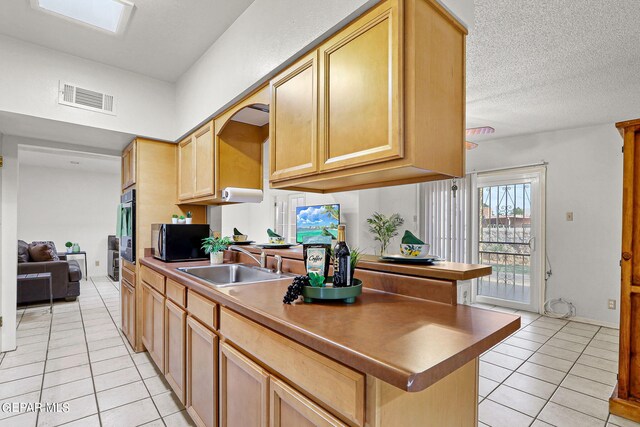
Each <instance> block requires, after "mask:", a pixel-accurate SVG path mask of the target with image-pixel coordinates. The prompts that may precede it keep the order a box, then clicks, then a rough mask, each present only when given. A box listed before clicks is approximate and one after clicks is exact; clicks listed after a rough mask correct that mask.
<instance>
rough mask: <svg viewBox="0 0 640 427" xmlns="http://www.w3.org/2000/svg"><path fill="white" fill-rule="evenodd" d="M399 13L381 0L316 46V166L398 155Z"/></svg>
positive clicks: (340, 165)
mask: <svg viewBox="0 0 640 427" xmlns="http://www.w3.org/2000/svg"><path fill="white" fill-rule="evenodd" d="M399 15H400V9H399V6H398V0H388V1H385V2H383V3H382V4H381V5H379V6H377V7H375V8H374V9H372V10H371V11H370V12H367V13H366V14H365V15H364V16H363V17H361V18H360V19H358V20H356V21H355V22H354V23H352V24H351V25H349V26H348V27H346V28H345V29H344V30H343V31H341V32H340V33H339V34H338V35H336V36H334V37H332V38H331V39H329V40H328V41H327V42H325V43H324V44H323V45H321V46H320V48H319V55H320V59H319V80H320V114H319V118H320V131H319V132H320V165H319V166H320V170H335V169H342V168H345V167H353V166H358V165H363V164H369V163H376V162H381V161H385V160H390V159H394V158H400V157H402V156H403V144H402V139H401V137H400V136H401V135H400V133H401V126H400V124H401V106H402V84H401V83H402V82H401V70H400V60H401V58H400V53H401V45H400V42H401V39H400V34H402V32H401V28H400V23H401V22H402V21H401V19H400V16H399Z"/></svg>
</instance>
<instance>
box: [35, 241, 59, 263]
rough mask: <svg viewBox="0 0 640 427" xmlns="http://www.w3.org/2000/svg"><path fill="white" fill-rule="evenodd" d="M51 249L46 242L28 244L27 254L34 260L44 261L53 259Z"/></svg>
mask: <svg viewBox="0 0 640 427" xmlns="http://www.w3.org/2000/svg"><path fill="white" fill-rule="evenodd" d="M54 253H55V252H53V250H52V249H51V246H49V245H47V244H41V245H33V244H32V245H30V246H29V255H30V256H31V260H32V261H34V262H45V261H53V260H54V259H53V254H54Z"/></svg>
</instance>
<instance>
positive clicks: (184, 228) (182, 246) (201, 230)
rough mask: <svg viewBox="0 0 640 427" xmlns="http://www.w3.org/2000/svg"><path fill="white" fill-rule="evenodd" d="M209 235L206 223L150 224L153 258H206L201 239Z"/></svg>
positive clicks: (163, 259)
mask: <svg viewBox="0 0 640 427" xmlns="http://www.w3.org/2000/svg"><path fill="white" fill-rule="evenodd" d="M206 237H209V225H208V224H152V225H151V246H152V254H153V257H154V258H157V259H159V260H162V261H165V262H175V261H196V260H204V259H208V256H207V254H206V253H205V252H204V249H202V239H204V238H206Z"/></svg>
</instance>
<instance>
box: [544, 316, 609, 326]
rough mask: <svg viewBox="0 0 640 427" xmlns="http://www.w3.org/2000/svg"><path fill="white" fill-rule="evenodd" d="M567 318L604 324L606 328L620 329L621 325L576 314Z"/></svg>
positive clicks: (592, 323)
mask: <svg viewBox="0 0 640 427" xmlns="http://www.w3.org/2000/svg"><path fill="white" fill-rule="evenodd" d="M547 317H550V316H547ZM566 320H573V321H575V322H580V323H588V324H590V325H596V326H604V327H605V328H612V329H620V325H619V324H617V323H611V322H602V321H600V320H593V319H587V318H586V317H579V316H574V317H570V318H568V319H566Z"/></svg>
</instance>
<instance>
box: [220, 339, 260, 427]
mask: <svg viewBox="0 0 640 427" xmlns="http://www.w3.org/2000/svg"><path fill="white" fill-rule="evenodd" d="M268 402H269V374H268V373H267V372H266V371H265V370H263V369H262V368H261V367H260V366H258V365H256V364H255V363H254V362H252V361H251V360H249V359H248V358H247V357H245V356H243V355H242V354H241V353H240V352H238V351H237V350H236V349H234V348H233V347H231V346H230V345H228V344H226V343H222V344H220V422H221V427H267V426H268V425H269V421H268V419H269V408H268Z"/></svg>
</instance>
